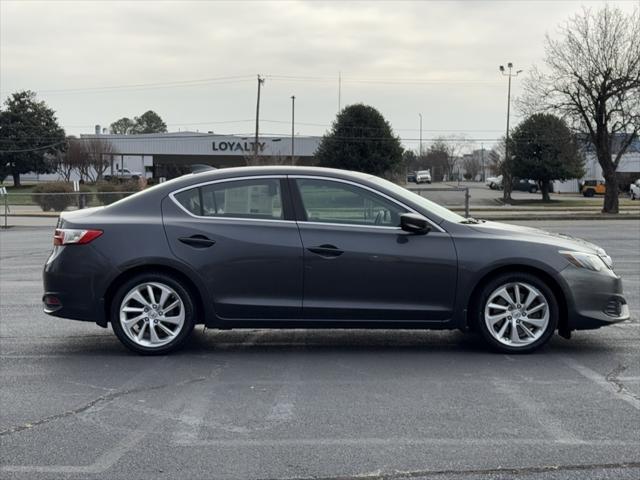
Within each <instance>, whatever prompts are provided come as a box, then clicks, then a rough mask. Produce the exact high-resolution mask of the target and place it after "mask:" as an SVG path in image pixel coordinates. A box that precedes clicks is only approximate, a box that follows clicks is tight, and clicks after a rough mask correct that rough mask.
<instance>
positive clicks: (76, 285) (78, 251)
mask: <svg viewBox="0 0 640 480" xmlns="http://www.w3.org/2000/svg"><path fill="white" fill-rule="evenodd" d="M111 269H112V266H111V265H110V264H109V262H107V261H106V259H105V258H104V257H103V256H102V255H100V254H99V253H98V252H97V251H96V250H95V249H94V248H93V247H92V246H91V245H82V246H67V247H57V248H56V249H55V250H54V251H53V253H52V254H51V256H50V257H49V259H48V260H47V263H46V264H45V266H44V271H43V274H42V280H43V286H44V294H43V297H42V300H43V309H44V312H45V313H47V314H49V315H52V316H54V317H62V318H68V319H71V320H81V321H87V322H95V323H97V324H98V325H102V326H106V325H107V319H106V315H105V308H104V300H103V296H104V292H105V288H104V285H103V281H104V279H105V278H106V277H107V274H108V272H110V271H111ZM49 297H55V298H56V299H57V300H58V302H57V303H56V304H53V305H52V304H51V303H48V302H46V301H45V300H49Z"/></svg>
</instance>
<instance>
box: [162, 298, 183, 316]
mask: <svg viewBox="0 0 640 480" xmlns="http://www.w3.org/2000/svg"><path fill="white" fill-rule="evenodd" d="M178 305H180V300H176V301H175V302H173V303H172V304H171V305H169V306H168V307H167V308H165V309H164V313H167V312H170V311H171V310H173V309H174V308H176V307H177V306H178Z"/></svg>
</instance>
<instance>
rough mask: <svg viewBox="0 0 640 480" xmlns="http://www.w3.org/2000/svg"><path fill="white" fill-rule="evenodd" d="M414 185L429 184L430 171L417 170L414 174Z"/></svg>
mask: <svg viewBox="0 0 640 480" xmlns="http://www.w3.org/2000/svg"><path fill="white" fill-rule="evenodd" d="M416 183H431V170H419V171H417V172H416Z"/></svg>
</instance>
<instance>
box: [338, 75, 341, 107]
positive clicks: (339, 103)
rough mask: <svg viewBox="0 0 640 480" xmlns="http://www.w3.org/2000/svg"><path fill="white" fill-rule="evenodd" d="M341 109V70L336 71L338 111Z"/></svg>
mask: <svg viewBox="0 0 640 480" xmlns="http://www.w3.org/2000/svg"><path fill="white" fill-rule="evenodd" d="M340 110H342V72H338V113H340Z"/></svg>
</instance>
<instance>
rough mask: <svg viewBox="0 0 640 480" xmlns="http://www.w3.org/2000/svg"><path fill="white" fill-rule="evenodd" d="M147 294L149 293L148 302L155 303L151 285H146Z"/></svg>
mask: <svg viewBox="0 0 640 480" xmlns="http://www.w3.org/2000/svg"><path fill="white" fill-rule="evenodd" d="M147 294H149V302H151V303H152V304H154V303H156V297H155V296H154V294H153V287H152V286H151V285H147Z"/></svg>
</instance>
